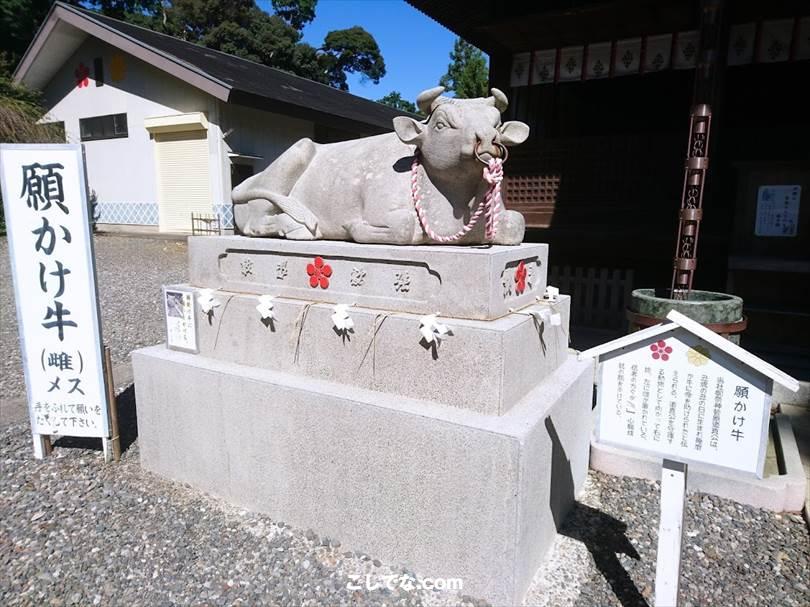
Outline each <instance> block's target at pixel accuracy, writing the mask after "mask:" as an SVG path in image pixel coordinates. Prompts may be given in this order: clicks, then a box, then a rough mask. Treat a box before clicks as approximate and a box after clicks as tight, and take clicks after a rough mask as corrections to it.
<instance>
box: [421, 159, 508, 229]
mask: <svg viewBox="0 0 810 607" xmlns="http://www.w3.org/2000/svg"><path fill="white" fill-rule="evenodd" d="M483 176H484V181H486V182H487V183H488V184H489V189H488V190H487V193H486V195H485V196H484V198H483V199H482V200H481V202H480V203H478V206H477V207H476V209H475V212H473V214H472V216H471V217H470V220H469V221H468V222H467V223H466V224H465V225H464V227H463V228H461V229H460V230H459V231H458V232H456V233H455V234H453V235H452V236H442V235H440V234H437V233H436V232H434V231H433V230H432V229H431V227H430V225H429V224H428V219H427V214H426V213H425V209H424V208H423V207H422V192H421V190H420V188H419V156H418V155H417V156H414V159H413V164H411V198H413V206H414V209H415V210H416V216H417V217H418V218H419V224H420V225H421V226H422V229H423V230H424V231H425V234H427V235H428V238H430V239H431V240H435V241H436V242H445V243H447V242H455V241H457V240H459V239H461V238H463V237H464V236H465V235H466V234H468V233H469V232H470V230H472V229H473V227H475V224H476V223H478V220H479V219H480V218H481V215H483V214H485V213H486V228H485V236H486V238H487V240H494V238H495V234H496V233H497V232H498V220H499V219H500V207H501V205H502V200H501V181H503V160H502V159H500V158H491V159H490V160H489V163H488V164H487V166H485V167H484V175H483Z"/></svg>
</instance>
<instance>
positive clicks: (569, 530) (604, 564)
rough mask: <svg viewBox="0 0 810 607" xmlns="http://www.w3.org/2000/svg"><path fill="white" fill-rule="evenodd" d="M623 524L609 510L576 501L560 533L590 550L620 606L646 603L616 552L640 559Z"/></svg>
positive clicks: (627, 606)
mask: <svg viewBox="0 0 810 607" xmlns="http://www.w3.org/2000/svg"><path fill="white" fill-rule="evenodd" d="M626 531H627V525H626V524H625V523H623V522H622V521H620V520H619V519H616V518H613V517H612V516H610V515H609V514H605V513H604V512H602V511H600V510H597V509H595V508H591V507H590V506H586V505H584V504H580V503H579V502H577V503H576V504H574V507H573V508H572V509H571V513H570V514H569V515H568V518H567V519H566V521H565V524H564V525H563V527H562V529H560V533H561V534H562V535H565V536H567V537H570V538H572V539H575V540H577V541H580V542H582V543H583V544H585V547H586V548H587V549H588V552H590V553H591V556H592V557H593V560H594V562H595V563H596V567H597V568H598V569H599V572H600V573H601V574H602V576H603V577H604V578H605V580H607V582H608V583H609V584H610V587H611V589H612V590H613V594H615V595H616V598H617V599H619V602H620V603H621V604H622V607H649V603H648V602H647V599H645V598H644V596H643V595H642V594H641V593H640V592H639V590H638V588H636V585H635V583H634V582H633V580H632V578H631V577H630V575H629V574H628V573H627V571H626V570H625V568H624V566H623V565H622V563H621V561H619V557H618V556H616V555H617V554H626V555H627V556H629V557H630V558H632V559H635V560H640V559H641V556H639V554H638V552H637V551H636V549H635V548H634V547H633V544H632V543H630V540H629V539H627V535H626V534H625V532H626Z"/></svg>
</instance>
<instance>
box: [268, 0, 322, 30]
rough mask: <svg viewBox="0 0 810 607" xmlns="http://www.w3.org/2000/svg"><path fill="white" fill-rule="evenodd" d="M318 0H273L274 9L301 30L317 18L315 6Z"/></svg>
mask: <svg viewBox="0 0 810 607" xmlns="http://www.w3.org/2000/svg"><path fill="white" fill-rule="evenodd" d="M317 4H318V0H273V11H274V12H275V13H276V15H278V16H279V17H281V18H282V19H284V21H286V22H287V23H289V24H290V25H291V26H292V27H293V28H295V29H297V30H298V31H301V29H303V27H304V26H305V25H306V24H307V23H311V22H312V20H313V19H315V7H316V6H317Z"/></svg>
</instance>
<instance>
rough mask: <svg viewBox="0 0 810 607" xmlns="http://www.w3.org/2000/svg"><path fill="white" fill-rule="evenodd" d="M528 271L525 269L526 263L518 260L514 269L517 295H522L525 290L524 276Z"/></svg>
mask: <svg viewBox="0 0 810 607" xmlns="http://www.w3.org/2000/svg"><path fill="white" fill-rule="evenodd" d="M527 274H528V271H527V270H526V264H525V263H524V262H522V261H521V262H520V263H519V264H518V267H517V269H516V270H515V292H516V293H517V294H518V295H522V294H523V291H525V290H526V276H527Z"/></svg>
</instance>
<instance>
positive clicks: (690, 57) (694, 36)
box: [672, 30, 699, 70]
mask: <svg viewBox="0 0 810 607" xmlns="http://www.w3.org/2000/svg"><path fill="white" fill-rule="evenodd" d="M698 41H699V37H698V33H697V31H696V30H690V31H688V32H678V33H677V34H676V35H675V48H674V49H673V51H672V67H673V68H675V69H676V70H690V69H694V67H695V66H696V65H697V56H698Z"/></svg>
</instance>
